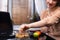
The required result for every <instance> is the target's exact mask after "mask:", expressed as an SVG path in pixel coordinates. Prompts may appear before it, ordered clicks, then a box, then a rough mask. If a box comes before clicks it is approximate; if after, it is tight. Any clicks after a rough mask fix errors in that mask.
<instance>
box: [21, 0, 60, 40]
mask: <svg viewBox="0 0 60 40" xmlns="http://www.w3.org/2000/svg"><path fill="white" fill-rule="evenodd" d="M59 2H60V0H46V3H47V9H46V10H44V11H43V12H42V13H41V16H40V17H41V20H40V21H38V22H34V23H30V24H24V25H21V27H20V32H22V31H25V30H27V29H29V28H32V27H47V28H48V34H50V35H51V36H53V37H54V38H55V39H56V40H60V7H59V6H60V3H59Z"/></svg>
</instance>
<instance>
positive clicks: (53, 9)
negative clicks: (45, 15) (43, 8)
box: [48, 7, 58, 12]
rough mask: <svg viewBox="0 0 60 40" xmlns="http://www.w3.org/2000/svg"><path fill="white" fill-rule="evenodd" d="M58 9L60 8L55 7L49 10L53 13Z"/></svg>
mask: <svg viewBox="0 0 60 40" xmlns="http://www.w3.org/2000/svg"><path fill="white" fill-rule="evenodd" d="M57 8H58V7H53V8H49V9H48V10H49V11H50V12H53V11H55V10H56V9H57Z"/></svg>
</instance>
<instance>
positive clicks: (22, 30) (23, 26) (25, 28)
mask: <svg viewBox="0 0 60 40" xmlns="http://www.w3.org/2000/svg"><path fill="white" fill-rule="evenodd" d="M29 28H30V27H29V25H28V24H22V25H21V26H20V29H19V32H20V33H21V32H24V31H26V30H27V29H29Z"/></svg>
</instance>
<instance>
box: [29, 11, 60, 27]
mask: <svg viewBox="0 0 60 40" xmlns="http://www.w3.org/2000/svg"><path fill="white" fill-rule="evenodd" d="M59 19H60V12H59V11H58V12H57V13H55V14H54V15H52V16H49V17H47V18H44V19H42V20H41V21H38V22H34V23H31V24H28V25H29V27H39V26H41V27H42V26H45V25H52V24H55V23H58V22H59Z"/></svg>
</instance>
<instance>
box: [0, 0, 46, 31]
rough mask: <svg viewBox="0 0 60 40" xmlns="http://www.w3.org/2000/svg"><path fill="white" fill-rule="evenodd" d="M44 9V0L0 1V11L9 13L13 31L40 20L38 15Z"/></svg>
mask: <svg viewBox="0 0 60 40" xmlns="http://www.w3.org/2000/svg"><path fill="white" fill-rule="evenodd" d="M44 9H46V3H45V0H0V11H4V12H9V13H10V17H11V19H12V21H13V31H14V30H19V26H20V25H21V24H25V23H31V22H35V21H39V20H40V13H41V11H42V10H44Z"/></svg>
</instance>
